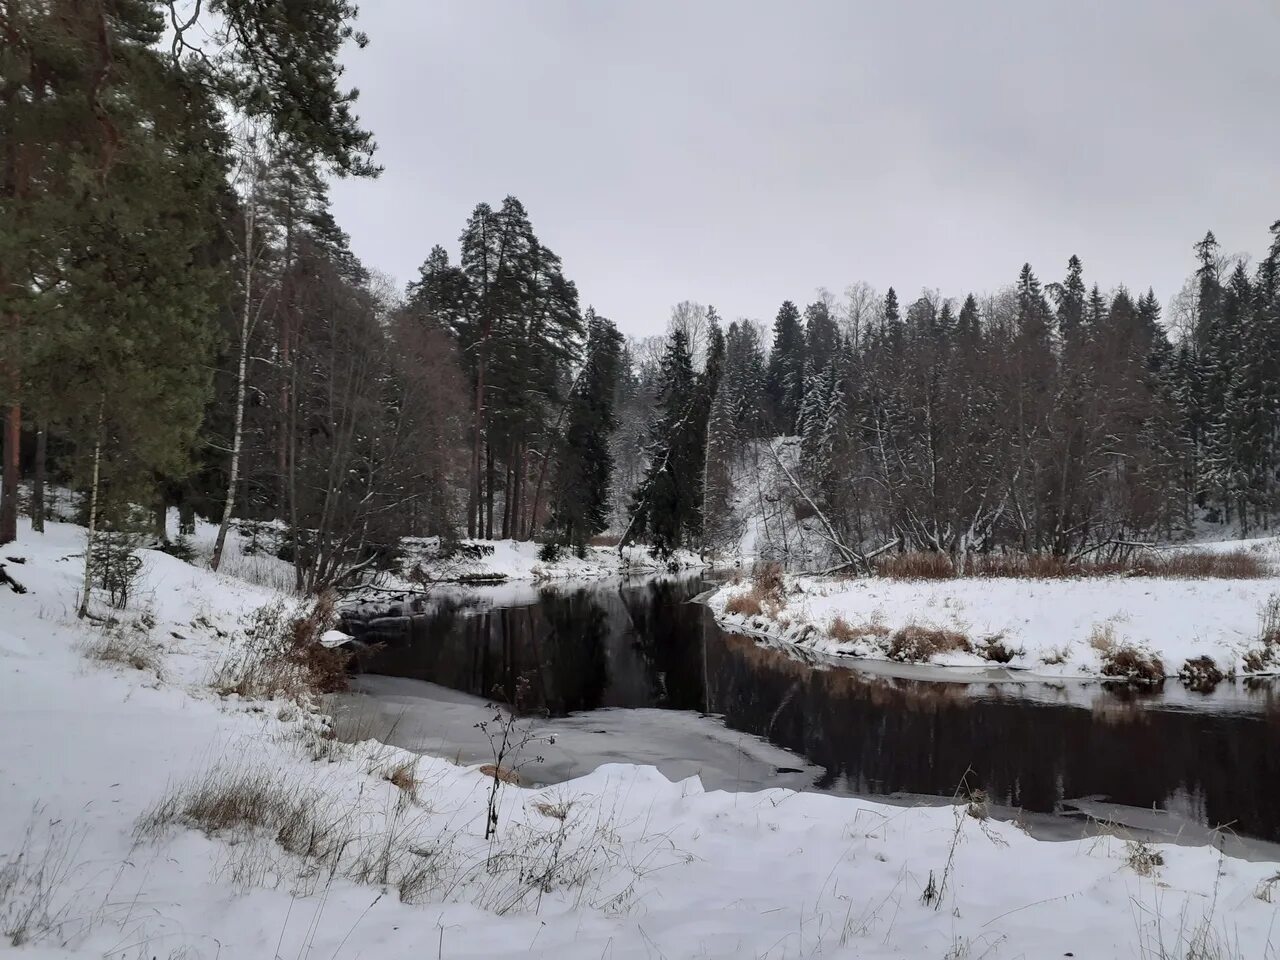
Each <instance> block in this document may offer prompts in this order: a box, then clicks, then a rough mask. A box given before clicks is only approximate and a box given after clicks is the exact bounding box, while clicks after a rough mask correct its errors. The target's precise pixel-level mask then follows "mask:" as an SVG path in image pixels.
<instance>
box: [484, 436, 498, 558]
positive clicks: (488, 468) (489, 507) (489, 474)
mask: <svg viewBox="0 0 1280 960" xmlns="http://www.w3.org/2000/svg"><path fill="white" fill-rule="evenodd" d="M484 455H485V491H484V518H485V519H484V538H485V539H486V540H492V539H493V481H494V480H495V479H496V477H494V470H493V447H491V446H490V445H489V444H487V443H486V444H485V445H484Z"/></svg>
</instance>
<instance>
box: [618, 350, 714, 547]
mask: <svg viewBox="0 0 1280 960" xmlns="http://www.w3.org/2000/svg"><path fill="white" fill-rule="evenodd" d="M698 386H699V384H698V377H697V376H696V374H695V373H694V370H693V357H692V354H691V352H690V349H689V338H688V336H687V335H686V334H685V332H684V330H682V329H680V328H679V327H676V328H675V329H673V330H672V331H671V334H670V336H668V338H667V342H666V346H665V348H664V350H663V355H662V363H661V366H660V369H659V372H658V408H657V415H656V416H655V418H654V420H653V423H652V424H651V425H650V428H649V440H648V443H647V445H646V455H647V456H648V459H649V465H648V467H647V468H646V470H645V474H644V478H643V480H641V482H640V486H639V487H638V488H637V489H636V492H635V496H634V498H633V501H632V508H631V514H632V518H631V523H630V525H629V527H628V529H627V531H626V532H625V533H624V535H623V542H630V541H631V540H637V539H645V538H647V539H648V541H649V544H650V548H651V550H652V551H653V553H654V555H655V556H658V557H664V558H667V557H670V556H671V555H672V554H673V553H674V552H675V551H676V550H677V549H678V548H679V547H682V546H685V545H686V544H688V543H689V542H690V541H691V538H692V536H693V535H694V534H695V533H696V531H697V530H698V527H699V513H700V511H701V508H702V483H701V477H702V470H703V462H702V456H701V454H702V449H703V448H702V443H703V438H702V433H703V427H704V425H703V424H701V423H699V417H698V412H699V411H698V407H699V404H700V397H699V389H698Z"/></svg>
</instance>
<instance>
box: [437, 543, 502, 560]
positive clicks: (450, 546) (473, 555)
mask: <svg viewBox="0 0 1280 960" xmlns="http://www.w3.org/2000/svg"><path fill="white" fill-rule="evenodd" d="M492 553H493V544H490V543H467V542H465V541H463V540H443V541H441V543H440V552H439V553H437V554H436V559H438V560H483V559H484V558H485V557H487V556H490V555H491V554H492Z"/></svg>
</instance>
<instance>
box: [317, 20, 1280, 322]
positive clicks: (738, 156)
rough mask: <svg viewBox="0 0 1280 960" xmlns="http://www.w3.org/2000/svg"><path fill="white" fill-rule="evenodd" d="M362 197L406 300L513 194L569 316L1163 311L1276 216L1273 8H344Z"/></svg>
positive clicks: (360, 226) (341, 214)
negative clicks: (572, 298)
mask: <svg viewBox="0 0 1280 960" xmlns="http://www.w3.org/2000/svg"><path fill="white" fill-rule="evenodd" d="M358 25H359V27H360V28H361V29H363V30H364V31H365V32H366V33H368V35H369V37H370V41H371V42H370V45H369V46H368V47H367V48H366V49H364V50H355V49H352V50H350V51H348V53H347V55H346V57H345V63H346V66H347V73H346V78H347V80H349V81H350V82H351V83H352V84H353V85H355V86H357V87H358V88H359V89H360V100H359V102H358V105H357V109H358V112H359V114H360V116H361V118H362V120H363V121H364V123H365V124H366V125H367V126H369V127H370V128H371V129H372V130H373V131H374V133H375V135H376V137H377V140H378V144H379V150H378V154H377V159H378V161H379V162H380V163H381V164H382V165H383V166H384V167H385V172H384V173H383V175H382V176H381V177H380V178H379V179H378V180H376V181H350V180H349V181H340V182H337V183H336V184H335V185H334V187H333V191H332V194H333V202H334V214H335V216H336V217H337V219H338V222H339V223H340V224H341V225H342V226H343V227H344V228H345V229H346V230H347V231H348V232H349V233H350V235H351V239H352V246H353V248H354V250H355V252H356V253H357V255H359V256H360V257H361V258H362V259H363V260H364V261H365V263H366V264H367V265H368V266H370V267H372V268H375V269H378V270H381V271H384V272H386V273H387V274H389V275H390V276H391V277H392V278H394V279H395V280H396V281H397V282H398V283H399V284H401V285H403V283H405V282H406V281H408V280H410V279H412V278H413V277H414V276H415V275H416V273H417V268H418V265H419V264H421V262H422V261H423V260H424V259H425V258H426V255H427V253H428V251H429V250H430V249H431V247H432V245H434V244H436V243H440V244H443V245H444V246H445V247H446V248H447V249H448V250H449V251H450V254H451V256H456V253H457V247H458V244H457V240H458V236H459V235H460V234H461V232H462V227H463V224H464V223H465V221H466V218H467V216H468V214H469V213H470V211H471V209H472V208H473V207H474V206H475V205H476V203H478V202H480V201H482V200H483V201H488V202H489V203H491V204H493V205H494V206H497V205H498V204H499V203H501V201H502V199H503V197H504V196H506V195H507V194H515V195H516V196H517V197H519V198H520V199H521V200H522V201H523V203H524V205H525V207H526V209H527V210H528V212H529V215H530V218H531V219H532V222H533V226H534V230H535V232H536V233H537V235H538V237H539V239H540V240H542V242H543V243H545V244H546V245H548V246H549V247H551V249H553V250H555V251H556V252H557V253H558V254H559V255H560V256H561V258H562V259H563V261H564V268H565V273H566V275H567V276H568V277H569V278H570V279H572V280H574V281H575V282H576V283H577V285H578V289H579V292H580V295H581V298H582V302H583V305H584V306H585V305H587V304H591V305H594V306H595V308H596V309H597V310H598V311H599V312H600V313H602V314H604V315H605V316H608V317H610V318H612V319H613V320H614V321H615V322H616V323H617V324H618V326H619V327H620V328H621V329H622V330H623V332H624V333H628V334H633V335H646V334H654V333H660V332H661V331H662V330H663V328H664V327H665V324H666V322H667V318H668V316H669V314H670V310H671V307H672V305H673V304H675V303H677V302H679V301H681V300H695V301H698V302H701V303H709V304H713V305H714V306H715V307H716V308H717V310H718V311H719V313H720V315H721V316H722V317H725V318H726V319H736V318H739V317H749V318H753V319H765V320H769V319H772V317H773V315H774V314H775V313H776V311H777V308H778V305H779V304H780V303H781V302H782V301H783V300H785V299H790V300H794V301H796V302H797V303H800V304H801V305H803V304H804V303H806V302H808V301H810V300H813V299H814V298H815V297H816V293H817V290H818V288H820V287H825V288H827V289H829V290H831V291H833V292H835V293H837V294H838V293H840V292H841V291H842V290H843V289H844V288H845V287H846V286H847V285H849V284H851V283H854V282H857V281H865V282H867V283H870V284H871V285H872V286H874V287H875V288H876V289H877V290H879V291H884V290H885V289H887V288H888V287H889V286H894V287H895V288H896V289H897V291H898V294H899V297H900V299H903V300H904V301H906V302H909V301H910V300H912V299H914V298H915V297H916V296H917V295H918V294H919V292H920V291H921V289H922V288H925V287H929V288H937V289H939V290H941V292H942V293H943V295H944V296H954V297H962V296H963V295H964V294H965V293H967V292H970V291H973V292H983V291H992V290H995V289H998V288H999V287H1001V286H1004V285H1006V284H1008V283H1011V282H1012V281H1013V280H1014V279H1015V278H1016V277H1017V273H1018V270H1019V268H1020V267H1021V265H1022V264H1023V262H1025V261H1029V262H1030V263H1031V264H1032V267H1033V268H1034V269H1035V271H1036V272H1037V274H1038V275H1039V276H1040V278H1041V279H1042V280H1044V281H1046V282H1047V281H1050V280H1055V279H1060V278H1061V277H1062V275H1063V274H1064V273H1065V265H1066V260H1067V258H1068V257H1069V256H1070V255H1071V254H1073V253H1075V254H1078V255H1079V256H1080V257H1081V259H1082V260H1083V261H1084V265H1085V278H1086V282H1089V283H1092V282H1095V281H1096V282H1097V283H1099V284H1100V285H1101V286H1102V287H1103V289H1104V290H1105V289H1110V288H1111V287H1113V286H1115V285H1117V284H1120V283H1124V284H1126V285H1128V286H1129V287H1130V288H1132V289H1138V290H1145V289H1146V288H1147V287H1148V286H1151V287H1154V289H1155V291H1156V294H1157V296H1158V297H1159V298H1160V300H1161V301H1162V302H1168V300H1169V299H1170V298H1171V297H1172V296H1173V295H1174V294H1176V293H1177V291H1178V289H1179V288H1180V287H1181V285H1182V283H1183V281H1184V279H1185V277H1186V276H1187V275H1188V274H1189V273H1190V271H1191V270H1192V269H1193V267H1194V264H1193V261H1192V251H1191V245H1192V244H1193V243H1194V242H1195V241H1196V240H1198V239H1199V238H1200V237H1201V236H1203V235H1204V232H1205V230H1206V229H1210V228H1212V229H1213V231H1214V232H1215V234H1216V235H1217V237H1218V239H1219V240H1220V241H1221V243H1222V245H1223V248H1224V250H1225V251H1227V252H1234V251H1242V252H1250V253H1252V254H1254V255H1255V256H1256V255H1258V254H1261V253H1262V252H1263V251H1265V249H1266V247H1267V244H1268V241H1269V239H1270V236H1269V234H1268V227H1269V225H1270V224H1271V223H1272V222H1273V221H1275V220H1277V219H1278V218H1280V122H1277V117H1280V0H1216V2H1214V3H1205V2H1203V0H1069V2H1068V0H1035V2H1033V3H1027V2H1025V0H1023V2H1015V0H1001V2H997V0H966V2H963V3H958V2H955V0H914V2H913V0H901V2H892V3H885V2H876V3H871V2H857V0H789V2H785V3H783V2H777V0H773V2H767V3H766V2H757V0H678V2H677V0H501V2H499V0H429V2H413V3H406V2H403V0H363V2H362V3H361V4H360V19H359V24H358Z"/></svg>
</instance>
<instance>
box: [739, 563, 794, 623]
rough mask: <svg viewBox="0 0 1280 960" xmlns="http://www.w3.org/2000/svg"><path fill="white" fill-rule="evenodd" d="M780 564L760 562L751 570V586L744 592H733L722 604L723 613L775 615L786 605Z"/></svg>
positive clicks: (751, 615)
mask: <svg viewBox="0 0 1280 960" xmlns="http://www.w3.org/2000/svg"><path fill="white" fill-rule="evenodd" d="M784 591H785V581H784V580H783V575H782V565H781V564H778V563H760V564H757V565H756V566H755V567H754V568H753V569H752V571H751V586H750V588H749V589H748V590H747V591H746V592H745V593H739V594H735V595H734V596H732V597H730V598H729V599H728V600H727V601H726V602H725V605H724V609H725V613H736V614H738V615H739V616H744V617H758V616H761V615H768V616H774V617H776V616H777V615H778V613H779V611H781V610H783V609H784V608H785V607H786V605H787V598H786V593H785V592H784Z"/></svg>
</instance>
